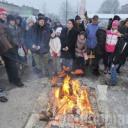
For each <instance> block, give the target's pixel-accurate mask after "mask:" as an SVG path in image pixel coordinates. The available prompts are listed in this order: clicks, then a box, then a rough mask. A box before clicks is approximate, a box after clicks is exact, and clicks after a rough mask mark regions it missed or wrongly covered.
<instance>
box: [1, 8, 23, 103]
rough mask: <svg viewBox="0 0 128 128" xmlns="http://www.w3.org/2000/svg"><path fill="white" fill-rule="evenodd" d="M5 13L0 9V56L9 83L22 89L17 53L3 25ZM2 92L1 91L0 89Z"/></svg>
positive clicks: (2, 99) (3, 99) (4, 98)
mask: <svg viewBox="0 0 128 128" xmlns="http://www.w3.org/2000/svg"><path fill="white" fill-rule="evenodd" d="M6 14H7V11H6V10H5V9H3V8H0V55H1V56H2V59H3V61H4V63H5V68H6V71H7V74H8V79H9V82H10V83H12V84H14V85H16V86H18V87H22V86H24V84H23V83H22V82H21V79H20V77H19V74H18V69H17V65H16V59H15V58H16V56H17V54H16V53H17V52H16V50H15V48H13V47H14V46H15V43H13V40H12V37H11V35H10V33H9V32H8V28H7V26H6V25H5V21H6V18H7V16H6ZM0 92H2V89H0ZM0 97H1V96H0ZM0 101H7V99H6V97H3V96H2V97H1V98H0Z"/></svg>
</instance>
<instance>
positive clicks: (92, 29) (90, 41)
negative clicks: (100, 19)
mask: <svg viewBox="0 0 128 128" xmlns="http://www.w3.org/2000/svg"><path fill="white" fill-rule="evenodd" d="M98 28H99V27H98V24H97V25H96V24H88V26H87V29H86V33H87V47H88V48H89V49H94V48H95V47H96V44H97V39H96V32H97V30H98Z"/></svg>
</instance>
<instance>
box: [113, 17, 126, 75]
mask: <svg viewBox="0 0 128 128" xmlns="http://www.w3.org/2000/svg"><path fill="white" fill-rule="evenodd" d="M119 32H120V33H121V35H122V36H121V38H120V39H119V41H118V43H117V47H116V50H115V53H114V58H115V59H114V63H115V64H117V65H118V66H117V73H120V68H121V66H122V65H124V64H125V62H126V58H127V57H128V19H126V20H125V21H124V24H123V25H122V26H121V27H120V28H119Z"/></svg>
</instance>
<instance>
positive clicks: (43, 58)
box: [33, 53, 51, 75]
mask: <svg viewBox="0 0 128 128" xmlns="http://www.w3.org/2000/svg"><path fill="white" fill-rule="evenodd" d="M33 57H34V60H35V64H36V65H35V67H36V68H37V69H38V70H40V72H42V74H43V75H50V72H51V71H50V55H49V53H47V54H43V55H42V54H36V53H34V54H33Z"/></svg>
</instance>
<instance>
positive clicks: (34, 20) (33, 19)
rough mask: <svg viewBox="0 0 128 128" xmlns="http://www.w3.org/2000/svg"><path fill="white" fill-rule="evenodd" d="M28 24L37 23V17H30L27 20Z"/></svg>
mask: <svg viewBox="0 0 128 128" xmlns="http://www.w3.org/2000/svg"><path fill="white" fill-rule="evenodd" d="M26 22H27V24H28V23H30V22H34V23H35V22H36V18H35V16H30V17H28V18H27V20H26Z"/></svg>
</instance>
